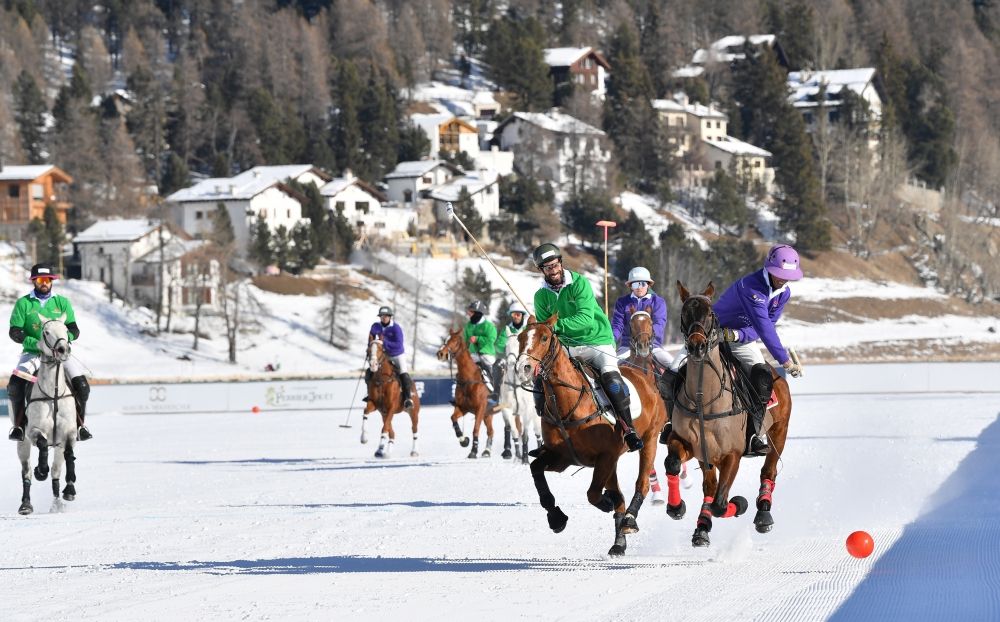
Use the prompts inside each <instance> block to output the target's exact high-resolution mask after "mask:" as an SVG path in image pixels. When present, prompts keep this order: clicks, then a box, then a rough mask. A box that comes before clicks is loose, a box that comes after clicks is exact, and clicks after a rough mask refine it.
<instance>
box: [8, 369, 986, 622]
mask: <svg viewBox="0 0 1000 622" xmlns="http://www.w3.org/2000/svg"><path fill="white" fill-rule="evenodd" d="M846 369H847V368H846V367H845V368H840V369H837V368H829V370H828V371H829V373H823V374H810V375H809V378H808V379H809V380H810V381H811V382H812V385H811V390H810V393H812V392H813V391H818V392H819V393H820V394H815V395H813V394H810V395H803V396H800V397H797V398H796V399H795V405H794V410H793V419H792V424H791V431H790V438H789V441H788V445H787V448H786V451H785V455H784V456H783V462H782V466H781V472H780V474H779V477H778V480H777V488H776V491H775V496H774V508H773V515H774V519H775V527H774V531H773V532H771V533H769V534H764V535H762V534H757V533H756V532H755V531H754V529H753V524H752V518H753V510H750V511H749V512H748V513H747V514H745V515H744V516H742V517H739V518H734V519H725V520H723V519H717V520H716V521H715V528H714V530H713V531H712V546H711V547H710V548H709V549H707V550H706V549H694V548H692V547H691V545H690V537H691V533H692V531H693V529H694V523H695V519H696V514H697V508H698V506H699V504H700V498H701V493H700V473H699V471H697V469H695V468H691V472H690V475H689V478H690V480H689V481H691V482H692V483H694V486H693V487H691V488H687V489H683V490H682V492H683V496H684V498H685V500H686V502H687V506H688V508H689V510H688V515H687V516H686V517H685V518H684V519H683V520H681V521H679V522H675V521H672V520H670V519H669V518H668V517H667V516H666V514H665V513H664V511H663V507H662V506H653V505H651V504H650V503H649V502H648V501H647V503H646V505H645V506H644V507H643V509H642V512H641V514H640V516H639V519H638V522H639V526H640V529H641V531H640V532H639V533H638V534H636V535H633V536H631V537H629V547H628V551H627V554H626V556H625V557H624V558H622V559H610V558H608V557H606V556H605V553H606V551H607V549H608V547H609V546H610V545H611V543H612V519H611V517H610V516H609V515H606V514H602V513H601V512H599V511H598V510H597V509H595V508H593V507H591V506H590V505H589V504H587V502H586V499H585V489H586V487H587V485H588V482H589V478H590V471H589V470H584V471H582V472H580V473H578V474H576V475H575V476H573V474H572V472H571V471H567V472H566V473H563V474H550V475H549V482H550V484H551V486H552V490H553V493H554V494H555V496H556V499H557V503H559V505H560V506H561V507H562V508H563V510H564V511H565V512H566V513H567V514H568V515H569V517H570V521H569V524H568V526H567V528H566V530H565V531H564V532H563V533H561V534H553V533H552V532H551V531H550V530H549V529H548V527H547V525H546V522H545V514H544V511H543V510H542V509H541V508H540V507H539V505H538V498H537V494H536V493H535V489H534V486H533V484H532V481H531V477H530V475H529V473H528V470H527V469H526V468H525V467H523V466H521V465H515V464H510V463H508V462H505V461H503V460H501V459H500V458H499V448H498V447H496V446H495V449H496V450H497V454H496V455H495V456H494V457H493V458H492V459H480V460H476V461H472V460H468V459H466V458H465V455H466V451H467V450H465V449H462V448H461V447H459V446H458V444H457V442H456V440H455V438H454V436H453V435H452V432H451V430H450V426H449V424H448V421H447V409H446V408H443V407H434V408H427V409H425V410H424V411H423V412H422V415H423V417H422V421H421V428H420V434H421V439H420V456H419V457H417V458H410V457H409V456H408V453H409V448H410V447H409V439H408V436H409V435H408V430H407V428H408V425H407V424H406V423H405V422H404V420H397V426H396V429H397V434H398V439H399V443H398V446H397V447H396V448H395V451H394V455H393V456H392V458H390V459H388V460H385V461H377V460H375V459H374V458H373V457H372V452H373V451H374V446H373V445H372V444H368V445H361V444H359V443H358V435H359V432H360V428H359V424H360V420H359V412H358V411H355V412H354V413H353V415H352V419H351V424H352V425H353V428H351V429H344V428H341V427H339V426H340V424H342V423H344V416H345V413H336V414H328V413H327V414H324V413H291V412H267V413H262V414H257V415H254V414H250V413H247V414H227V415H216V414H205V415H133V416H124V415H117V416H116V415H107V414H105V415H97V416H95V417H93V420H92V428H93V430H94V432H95V434H96V435H97V436H96V438H95V440H93V441H89V442H87V443H84V444H80V445H78V452H77V453H78V467H79V468H78V477H79V481H78V498H77V500H75V501H73V502H71V503H67V504H66V505H65V508H64V510H63V511H62V512H57V511H53V510H50V505H51V504H52V502H51V492H50V486H49V483H48V482H35V485H34V486H33V488H32V491H33V500H34V504H35V508H36V513H35V514H33V515H31V516H28V517H21V516H18V515H17V514H16V509H17V506H18V503H19V494H20V488H21V486H20V481H19V473H18V469H17V467H16V461H15V459H14V446H13V444H10V445H9V446H8V447H7V452H8V454H7V455H8V458H7V460H6V461H5V464H6V465H7V466H6V467H5V468H4V469H3V470H2V472H0V491H2V494H0V521H2V526H0V534H2V536H0V585H2V587H0V611H2V612H3V613H2V616H0V617H2V618H3V619H4V620H38V619H72V620H136V619H143V620H147V621H153V620H233V619H253V620H264V619H278V620H286V619H312V620H317V619H319V620H379V621H382V620H403V619H405V620H414V621H418V620H441V619H455V618H457V617H458V616H462V617H465V618H468V619H476V620H483V619H485V620H492V619H542V620H550V621H555V620H573V621H577V620H651V619H666V620H706V621H712V622H716V621H718V620H795V621H799V620H852V621H853V620H901V621H902V620H905V621H907V622H913V621H919V620H942V619H953V620H963V621H964V620H996V619H1000V599H998V597H997V594H998V591H997V584H998V582H1000V547H998V546H997V538H998V533H1000V521H998V519H1000V516H998V514H1000V510H998V509H997V508H998V504H997V498H998V495H997V494H996V493H1000V485H998V483H997V482H998V480H997V479H996V477H995V473H996V471H997V465H998V461H1000V458H998V457H997V456H998V455H1000V452H998V449H1000V423H998V413H1000V393H998V392H996V379H995V370H996V368H995V366H985V367H984V366H976V365H968V364H966V365H963V364H951V365H944V366H943V367H937V368H935V369H938V370H944V371H943V372H939V373H937V374H936V376H935V377H938V378H939V379H940V378H941V377H944V378H947V377H953V378H955V379H956V380H955V382H953V383H952V384H951V386H952V387H955V388H962V387H966V388H967V387H968V386H970V384H971V385H972V386H980V387H982V388H983V389H984V390H985V391H986V392H969V391H964V390H960V391H956V392H949V391H946V390H942V392H939V393H912V394H890V393H875V394H869V393H867V391H868V390H869V389H870V386H869V387H862V386H853V387H852V386H841V385H842V383H831V384H830V386H826V387H823V386H817V384H816V383H817V382H818V381H819V379H818V378H817V377H816V376H822V377H827V378H837V377H838V372H840V371H844V370H846ZM892 369H893V368H892V367H891V366H881V365H871V366H867V367H866V371H867V374H866V376H867V377H868V378H869V379H870V380H871V382H872V383H875V384H876V385H877V384H883V385H884V386H885V387H886V389H887V390H890V391H893V390H896V389H897V388H898V383H894V381H893V378H892V376H893V373H892V372H891V370H892ZM923 369H924V368H923V367H920V366H917V367H914V368H913V372H914V374H913V375H915V376H917V377H919V376H920V373H918V372H920V371H921V370H923ZM813 370H815V371H818V370H817V368H813ZM977 374H979V375H981V377H977ZM959 378H963V380H962V382H961V384H959V383H958V380H957V379H959ZM805 380H806V379H803V385H802V386H803V387H805V382H804V381H805ZM970 380H971V383H970ZM794 382H795V381H793V385H792V388H793V392H794V390H795V384H794ZM852 390H855V391H857V392H856V393H854V394H852V393H851V391H852ZM991 391H992V392H991ZM466 424H467V426H468V422H466ZM373 428H374V426H372V425H371V424H369V428H368V430H369V433H370V434H371V433H372V432H373V431H376V430H374V429H373ZM660 449H661V451H660V454H659V458H658V460H657V467H658V470H659V471H660V476H661V482H663V483H664V484H665V481H663V480H664V478H663V477H662V459H663V457H664V455H665V453H664V451H663V448H662V447H661V448H660ZM761 464H762V460H761V459H755V460H747V461H744V462H743V465H742V466H743V468H742V470H741V472H740V475H739V477H738V479H737V482H736V486H735V487H734V493H735V494H742V495H744V496H746V497H747V498H748V499H750V500H751V501H752V499H753V498H754V496H755V494H756V491H757V485H758V480H757V478H758V471H759V468H760V466H761ZM636 465H637V459H636V458H635V456H631V455H630V456H626V457H625V458H623V459H622V461H621V464H620V467H619V473H620V476H621V478H622V480H623V483H625V481H627V480H630V479H631V478H633V477H634V476H635V469H636ZM689 466H691V467H693V466H694V465H693V464H691V465H689ZM855 530H866V531H868V532H869V533H871V534H872V536H873V537H874V540H875V552H874V554H873V555H872V556H871V557H869V558H867V559H863V560H858V559H854V558H852V557H850V556H848V554H847V553H846V551H845V548H844V540H845V538H846V537H847V535H848V534H849V533H851V532H852V531H855Z"/></svg>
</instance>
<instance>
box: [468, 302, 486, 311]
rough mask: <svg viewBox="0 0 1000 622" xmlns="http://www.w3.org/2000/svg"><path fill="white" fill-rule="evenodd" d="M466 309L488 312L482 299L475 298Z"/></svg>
mask: <svg viewBox="0 0 1000 622" xmlns="http://www.w3.org/2000/svg"><path fill="white" fill-rule="evenodd" d="M466 309H468V310H469V311H472V312H473V313H486V305H484V304H483V302H482V301H481V300H473V301H472V302H470V303H469V306H468V307H466Z"/></svg>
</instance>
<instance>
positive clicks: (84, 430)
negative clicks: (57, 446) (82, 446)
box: [76, 425, 94, 441]
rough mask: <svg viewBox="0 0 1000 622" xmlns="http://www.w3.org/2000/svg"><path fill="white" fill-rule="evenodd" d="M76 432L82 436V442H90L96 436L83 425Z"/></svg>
mask: <svg viewBox="0 0 1000 622" xmlns="http://www.w3.org/2000/svg"><path fill="white" fill-rule="evenodd" d="M76 432H77V434H78V435H79V436H80V440H81V441H89V440H90V439H92V438H94V435H93V434H91V433H90V430H88V429H87V426H85V425H81V426H80V427H79V428H78V429H77V431H76Z"/></svg>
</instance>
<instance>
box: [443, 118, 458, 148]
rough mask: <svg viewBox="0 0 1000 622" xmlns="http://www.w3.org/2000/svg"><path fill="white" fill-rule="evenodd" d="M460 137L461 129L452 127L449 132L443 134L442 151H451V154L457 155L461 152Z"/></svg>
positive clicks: (455, 126)
mask: <svg viewBox="0 0 1000 622" xmlns="http://www.w3.org/2000/svg"><path fill="white" fill-rule="evenodd" d="M458 136H459V128H458V126H457V125H452V126H450V127H449V128H448V129H447V130H445V131H444V132H442V133H441V151H449V152H451V153H457V152H458V151H459V148H458Z"/></svg>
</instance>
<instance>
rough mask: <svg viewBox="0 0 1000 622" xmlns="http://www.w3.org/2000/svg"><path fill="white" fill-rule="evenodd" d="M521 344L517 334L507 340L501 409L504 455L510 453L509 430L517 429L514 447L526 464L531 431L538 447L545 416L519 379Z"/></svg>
mask: <svg viewBox="0 0 1000 622" xmlns="http://www.w3.org/2000/svg"><path fill="white" fill-rule="evenodd" d="M519 347H520V346H519V344H518V342H517V339H516V338H511V339H508V340H507V348H506V351H505V354H504V372H503V382H502V383H501V386H500V412H501V413H503V420H504V445H505V447H504V453H503V457H504V458H509V457H510V449H509V448H507V447H506V439H507V435H508V431H509V430H515V431H516V432H517V434H515V435H514V451H515V453H516V456H517V458H519V459H520V460H521V462H523V463H524V464H527V463H528V438H529V437H528V433H529V430H533V431H534V433H535V441H536V443H537V444H536V447H537V446H541V444H542V440H541V439H542V420H541V417H539V416H538V414H537V413H536V412H535V400H534V397H533V396H532V395H531V393H529V392H528V391H527V390H525V388H524V387H522V386H521V385H520V384H518V382H517V365H515V361H517V355H518V349H519Z"/></svg>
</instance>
